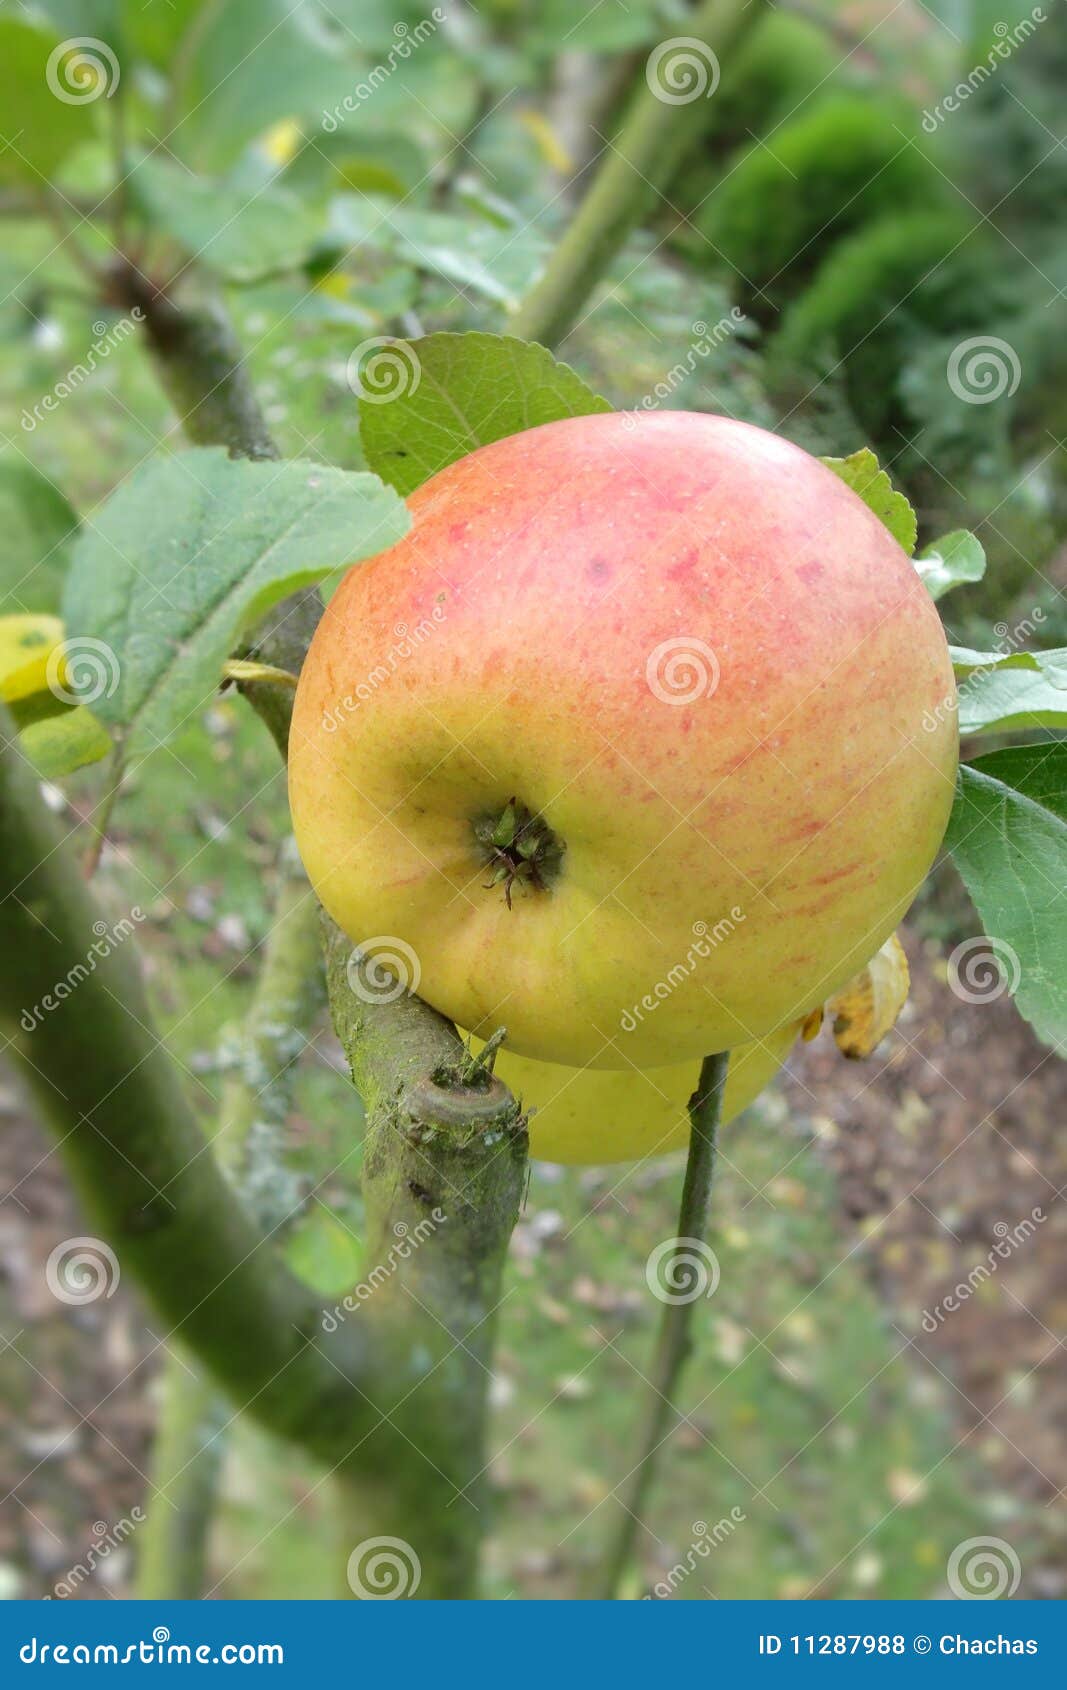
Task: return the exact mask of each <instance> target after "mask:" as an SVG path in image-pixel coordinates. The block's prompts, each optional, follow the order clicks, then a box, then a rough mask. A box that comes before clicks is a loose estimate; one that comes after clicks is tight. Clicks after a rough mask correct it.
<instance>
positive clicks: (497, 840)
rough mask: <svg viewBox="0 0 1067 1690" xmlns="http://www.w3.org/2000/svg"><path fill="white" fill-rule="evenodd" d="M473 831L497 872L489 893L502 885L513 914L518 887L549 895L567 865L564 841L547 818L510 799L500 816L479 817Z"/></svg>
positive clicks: (485, 855) (488, 887)
mask: <svg viewBox="0 0 1067 1690" xmlns="http://www.w3.org/2000/svg"><path fill="white" fill-rule="evenodd" d="M473 828H474V837H475V839H476V841H477V843H478V846H479V848H480V851H481V856H482V861H483V862H484V863H485V864H486V866H487V867H489V868H491V869H492V871H493V873H492V878H491V879H490V880H488V881H487V882H486V890H487V891H488V890H489V889H491V888H492V887H494V886H501V885H502V886H503V888H504V902H505V903H506V904H507V906H508V909H509V910H510V909H511V908H512V895H513V892H514V888H515V887H516V886H518V887H520V888H526V887H532V888H533V889H534V890H535V891H538V892H547V891H548V889H549V887H550V886H551V884H552V882H553V880H555V878H556V876H557V875H558V873H559V870H560V864H561V863H562V861H563V841H562V840H561V839H560V838H559V837H558V836H557V835H556V834H555V833H553V831H552V829H551V828H550V827H549V825H548V823H547V822H546V821H545V819H544V817H543V816H537V815H534V814H533V812H532V811H531V810H530V809H529V808H528V807H527V805H525V804H520V803H519V801H518V799H517V798H509V799H508V801H507V803H506V804H505V806H504V808H503V809H502V810H501V811H500V812H499V813H498V814H497V815H488V816H478V817H476V818H475V821H474V823H473Z"/></svg>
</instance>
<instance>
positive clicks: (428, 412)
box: [356, 334, 611, 495]
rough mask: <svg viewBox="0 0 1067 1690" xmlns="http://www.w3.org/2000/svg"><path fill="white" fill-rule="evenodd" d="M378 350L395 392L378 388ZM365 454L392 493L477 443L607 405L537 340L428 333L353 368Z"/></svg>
mask: <svg viewBox="0 0 1067 1690" xmlns="http://www.w3.org/2000/svg"><path fill="white" fill-rule="evenodd" d="M375 356H377V357H380V358H381V359H382V360H383V366H382V367H384V369H385V370H386V371H388V372H389V373H390V374H392V372H393V371H395V372H396V380H395V381H394V382H393V383H392V386H393V387H394V389H395V394H394V396H388V395H386V394H383V392H382V387H383V386H384V383H382V382H379V384H378V391H377V392H376V391H375V383H374V377H375V371H374V364H373V360H374V358H375ZM356 375H357V380H358V382H359V384H360V385H361V386H362V388H363V389H364V393H363V403H362V404H361V406H360V433H361V435H362V439H363V450H364V452H365V454H366V458H367V463H368V464H369V465H370V467H371V469H373V470H376V471H377V472H378V474H379V475H380V476H381V477H382V480H383V481H388V482H389V483H390V485H391V486H393V487H395V488H396V489H397V491H398V492H399V493H402V494H405V495H406V494H408V493H412V492H414V490H415V488H416V487H421V486H422V483H423V482H424V481H428V480H429V478H430V476H431V475H436V474H437V472H438V470H442V469H444V468H445V467H446V466H447V465H448V464H454V463H455V462H456V460H457V459H459V458H464V457H466V456H467V454H468V452H473V451H474V450H475V449H476V448H477V447H479V446H487V445H488V444H489V443H490V442H491V441H493V440H503V439H505V438H506V437H507V436H508V435H510V434H521V433H522V432H523V431H524V430H525V429H528V428H536V427H537V426H538V425H539V424H541V423H547V422H556V421H557V420H558V419H559V418H561V417H580V416H588V415H590V414H591V413H592V412H594V411H610V410H611V406H610V405H609V404H608V402H607V400H606V399H601V398H599V397H598V395H597V394H595V393H594V392H593V391H592V389H591V388H588V387H586V385H585V383H584V381H582V380H581V378H580V377H579V376H576V375H575V373H574V371H573V370H572V369H569V368H568V366H567V365H566V364H558V363H557V362H556V361H555V359H554V358H553V357H552V355H551V353H549V352H546V351H545V349H544V347H543V346H533V345H530V344H529V343H528V342H526V341H523V340H514V339H512V338H510V337H509V336H507V335H493V334H432V335H427V336H426V337H425V338H424V339H422V340H411V341H395V342H392V343H391V344H390V345H386V346H385V347H384V348H379V349H378V351H377V353H376V354H375V353H372V354H371V358H370V360H369V361H368V362H365V363H364V364H363V366H362V368H361V369H360V370H358V371H357V372H356Z"/></svg>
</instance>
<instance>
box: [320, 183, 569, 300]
mask: <svg viewBox="0 0 1067 1690" xmlns="http://www.w3.org/2000/svg"><path fill="white" fill-rule="evenodd" d="M329 233H330V239H331V240H333V241H335V242H341V243H343V245H344V246H345V247H350V248H358V247H365V246H372V247H374V248H375V249H376V250H378V251H380V252H384V253H388V254H390V255H392V256H395V257H400V258H404V259H406V260H407V261H408V262H409V263H411V264H414V265H416V266H417V268H418V269H420V270H426V271H429V272H431V273H432V274H434V275H438V276H444V278H445V280H446V281H449V282H454V283H455V284H456V286H457V287H461V288H469V289H471V290H472V291H473V292H475V293H480V294H482V295H484V297H485V298H486V299H492V300H494V301H496V303H497V304H500V305H507V306H514V305H517V304H518V302H519V300H520V299H521V298H522V297H523V295H524V294H525V293H526V292H527V290H528V289H529V288H530V287H531V286H532V285H533V283H534V281H535V280H536V278H537V275H538V274H539V272H540V270H541V267H542V265H543V263H544V259H545V255H546V253H547V252H548V250H549V248H548V243H547V242H546V241H545V240H544V239H543V238H542V237H541V236H540V235H538V234H537V233H536V232H535V231H534V230H532V229H526V228H518V229H517V228H515V227H501V225H500V223H499V222H498V221H496V220H490V219H488V218H480V219H476V218H471V217H456V216H452V215H450V214H449V213H448V212H443V211H420V210H417V209H411V208H408V207H401V206H393V205H388V204H385V203H382V202H379V201H374V200H371V199H368V198H365V197H364V196H362V195H358V194H338V195H337V196H336V197H335V199H334V200H333V203H332V205H331V207H330V232H329Z"/></svg>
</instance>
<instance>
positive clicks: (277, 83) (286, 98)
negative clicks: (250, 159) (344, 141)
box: [168, 0, 355, 171]
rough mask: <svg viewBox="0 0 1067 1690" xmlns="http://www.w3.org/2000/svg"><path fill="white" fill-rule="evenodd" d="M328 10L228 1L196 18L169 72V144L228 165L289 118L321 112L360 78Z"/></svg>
mask: <svg viewBox="0 0 1067 1690" xmlns="http://www.w3.org/2000/svg"><path fill="white" fill-rule="evenodd" d="M328 22H329V15H328V12H327V11H326V10H325V9H323V8H320V7H319V6H317V5H315V4H313V3H312V0H295V3H294V0H225V4H223V5H220V4H218V3H217V0H214V3H211V0H209V3H208V4H207V5H204V6H201V7H199V8H198V9H197V11H196V13H195V15H193V16H192V17H191V18H190V21H189V25H188V28H187V29H186V31H185V33H184V35H183V37H182V40H181V41H180V42H179V44H178V46H177V49H176V50H175V52H174V54H173V57H172V61H171V64H170V67H169V69H170V71H171V74H172V77H173V80H174V83H175V88H176V104H177V110H176V119H177V120H176V123H175V125H174V128H173V130H172V132H171V134H170V135H169V136H168V146H169V148H170V150H171V151H172V152H173V153H175V154H177V156H178V157H180V158H182V159H184V160H185V161H186V162H187V163H191V164H195V165H196V167H197V168H198V169H201V170H204V171H217V170H223V169H225V168H226V167H227V166H228V165H230V164H232V163H233V162H234V161H235V160H236V159H237V157H238V156H239V155H240V153H241V151H242V150H243V148H244V147H245V146H246V145H247V144H248V142H249V141H252V140H254V139H255V138H256V136H258V135H262V134H263V132H264V131H265V130H267V129H269V128H270V127H271V126H272V125H273V124H274V123H277V122H279V121H280V120H281V119H282V118H287V117H302V116H304V115H305V114H306V115H307V116H308V117H309V118H311V119H316V120H317V119H319V118H320V116H321V113H322V112H323V111H329V110H331V109H332V108H333V107H334V106H336V105H337V104H338V102H339V101H341V100H343V99H344V97H345V95H346V94H348V93H350V91H351V88H352V84H353V81H354V79H355V78H354V73H353V69H352V66H351V65H346V63H345V60H344V57H343V55H342V53H341V52H339V51H338V43H337V41H336V40H335V39H331V36H330V34H329V33H328Z"/></svg>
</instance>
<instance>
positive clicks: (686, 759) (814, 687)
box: [289, 412, 957, 1068]
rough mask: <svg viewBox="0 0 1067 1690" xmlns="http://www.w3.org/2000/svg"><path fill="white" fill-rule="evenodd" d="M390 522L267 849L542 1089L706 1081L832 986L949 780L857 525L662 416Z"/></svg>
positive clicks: (927, 836) (706, 421) (769, 455)
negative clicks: (537, 1066) (286, 847)
mask: <svg viewBox="0 0 1067 1690" xmlns="http://www.w3.org/2000/svg"><path fill="white" fill-rule="evenodd" d="M409 507H410V510H411V515H412V528H411V531H410V532H409V534H408V535H407V536H406V537H405V538H404V539H403V540H402V541H401V542H400V543H399V544H398V545H396V546H394V547H392V548H391V549H390V550H389V551H387V552H384V553H382V554H381V555H380V556H378V557H376V558H374V559H372V560H371V561H369V562H366V563H363V564H360V565H359V566H358V567H355V568H353V569H351V570H350V571H349V573H348V574H347V575H346V576H345V578H344V580H343V581H342V583H341V585H340V587H339V588H338V590H337V592H336V593H335V594H334V596H333V598H332V599H331V601H330V603H329V605H328V606H327V609H326V613H325V615H324V617H323V619H322V622H321V624H320V626H319V628H318V630H317V632H316V635H315V638H314V640H313V642H312V645H311V649H310V651H309V654H308V657H307V661H306V663H305V666H304V669H303V673H302V675H301V678H300V684H299V688H298V690H297V695H296V701H295V711H294V716H293V725H292V735H291V740H290V754H289V774H290V797H291V804H292V812H293V822H294V826H295V829H296V835H297V839H298V842H299V846H300V850H301V853H302V855H303V859H304V864H305V866H306V868H307V872H308V875H309V876H310V879H311V881H312V883H313V885H314V887H315V889H316V891H317V892H318V895H319V897H320V898H321V899H322V902H323V903H324V904H325V906H326V908H327V909H328V910H329V911H330V913H331V914H332V915H333V916H334V918H335V919H336V921H337V922H338V923H339V924H340V926H341V927H342V928H343V929H344V931H345V932H346V933H347V934H348V935H349V936H350V937H351V939H352V940H353V942H354V943H355V944H357V945H362V946H364V947H365V949H366V950H367V951H368V952H373V951H374V950H375V949H376V948H384V949H385V950H386V951H390V950H391V951H393V952H395V951H396V950H397V949H398V948H399V949H400V951H401V952H402V954H405V955H408V956H409V957H410V964H411V965H410V970H409V977H408V978H406V979H405V981H404V984H406V985H409V986H410V987H411V988H412V989H413V990H417V991H418V992H420V994H421V995H422V996H423V997H424V998H426V999H427V1000H428V1001H429V1002H430V1003H431V1004H433V1005H435V1006H436V1008H438V1009H439V1010H441V1011H442V1012H443V1013H444V1014H446V1015H448V1016H449V1017H451V1018H452V1019H453V1020H455V1021H457V1022H458V1023H459V1024H460V1025H461V1026H464V1027H469V1028H472V1029H473V1030H474V1031H475V1032H478V1033H481V1034H483V1035H488V1034H489V1033H490V1032H492V1031H493V1030H494V1029H495V1028H496V1027H498V1026H500V1025H504V1026H506V1027H507V1029H508V1045H509V1048H510V1049H511V1050H514V1051H517V1052H518V1053H519V1054H520V1055H525V1056H531V1057H534V1058H537V1059H540V1060H547V1061H554V1062H559V1063H564V1064H568V1065H570V1066H575V1067H577V1066H583V1067H584V1066H586V1065H590V1064H591V1065H593V1066H597V1067H602V1068H627V1067H631V1066H635V1067H639V1068H647V1067H662V1066H667V1065H671V1064H674V1063H679V1062H683V1061H685V1060H687V1059H695V1058H697V1057H700V1056H702V1055H704V1054H705V1053H707V1052H709V1051H716V1050H727V1049H731V1048H732V1047H733V1046H735V1045H738V1044H744V1043H748V1042H749V1041H751V1040H752V1039H758V1038H763V1037H765V1036H766V1035H768V1034H770V1033H772V1032H774V1031H775V1030H778V1029H782V1028H784V1027H785V1026H787V1025H788V1024H789V1023H791V1022H793V1021H795V1020H797V1019H800V1018H802V1017H803V1016H804V1015H806V1014H807V1013H808V1012H809V1011H810V1010H812V1009H814V1008H815V1007H816V1006H817V1005H819V1004H821V1003H822V1002H823V1001H824V999H826V998H827V997H828V996H829V995H830V994H831V993H833V992H834V991H835V990H836V989H837V988H838V987H839V986H841V985H842V984H843V983H844V982H845V981H846V980H848V979H849V978H850V977H851V976H852V975H853V974H855V973H856V971H857V969H858V968H859V967H860V966H861V965H862V964H863V962H864V961H865V959H866V958H867V957H869V956H870V955H871V953H872V951H874V950H875V949H876V948H877V947H878V946H879V945H880V944H881V943H882V941H883V940H884V939H885V938H886V937H887V936H888V935H889V934H890V933H892V932H893V930H894V929H895V927H896V926H897V925H898V923H899V921H900V918H901V916H902V915H903V913H904V911H905V910H906V909H907V907H908V905H909V904H910V902H911V900H912V898H913V897H914V895H915V892H916V889H917V888H918V886H919V884H920V883H921V881H922V880H923V878H924V876H925V874H926V873H927V871H928V869H929V867H930V865H931V863H932V861H933V858H934V855H935V853H936V851H937V848H938V845H939V843H940V841H941V838H942V835H943V833H944V830H945V826H946V823H947V820H948V815H949V810H950V807H951V804H952V797H953V789H954V778H955V771H956V760H957V733H956V722H955V716H954V713H953V712H952V711H951V710H946V709H945V708H944V703H943V701H944V700H945V698H946V696H951V695H952V693H953V676H952V667H951V663H950V661H949V655H948V648H947V646H946V643H945V636H944V633H943V631H942V628H941V623H940V620H939V618H938V615H937V611H936V610H935V608H934V605H933V603H932V601H931V599H930V597H929V594H928V593H927V591H926V588H925V587H924V585H923V583H922V581H921V580H920V579H919V576H918V575H917V573H916V571H915V570H914V568H913V567H912V565H911V564H910V563H909V561H908V559H907V557H906V556H905V555H904V553H903V551H902V550H901V549H900V547H899V546H898V545H897V543H896V541H895V540H894V539H893V538H892V536H891V535H890V534H889V532H888V531H887V529H886V528H885V527H884V526H883V524H882V523H881V522H880V521H879V519H878V518H877V517H876V516H875V515H874V514H873V512H872V511H870V510H869V509H868V508H867V506H866V505H865V504H864V503H863V501H862V500H861V499H860V498H859V497H858V496H857V495H856V494H855V493H853V492H852V491H851V489H850V488H848V487H847V486H846V485H845V484H844V482H842V481H841V480H840V479H839V478H838V477H837V476H836V475H834V474H833V473H832V471H830V470H828V469H827V468H825V466H824V465H822V464H820V463H819V462H818V461H817V460H816V459H815V458H812V457H810V456H809V455H808V454H807V453H805V452H803V451H801V450H800V448H799V447H797V446H794V445H791V444H790V443H789V442H788V441H785V440H781V439H779V438H777V437H776V436H775V435H772V434H768V433H766V432H765V431H763V430H761V429H758V428H753V427H750V426H748V425H747V424H744V423H738V422H733V421H731V420H729V419H727V418H724V417H715V416H707V415H695V414H688V413H685V412H669V413H664V414H661V415H657V414H647V413H646V414H640V415H637V414H631V415H626V414H617V413H616V414H601V415H597V416H582V417H574V418H569V419H567V420H565V421H561V422H554V423H548V424H545V425H544V426H543V427H540V428H535V429H531V430H530V431H528V432H527V433H524V434H519V435H514V436H512V437H510V438H509V439H505V440H499V441H496V442H494V443H493V444H492V445H489V446H485V447H482V448H481V449H480V450H478V451H476V452H473V453H471V455H470V456H469V457H466V458H463V459H462V460H460V461H459V462H457V463H454V464H452V465H450V466H449V467H448V468H447V469H445V470H443V471H442V472H441V473H440V474H439V475H436V476H434V477H433V478H432V479H431V480H430V481H428V482H427V483H426V484H425V485H424V486H423V487H421V488H419V489H418V491H417V492H416V493H414V494H413V495H412V497H411V499H410V500H409ZM924 724H925V725H924ZM397 941H399V947H398V945H397Z"/></svg>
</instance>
